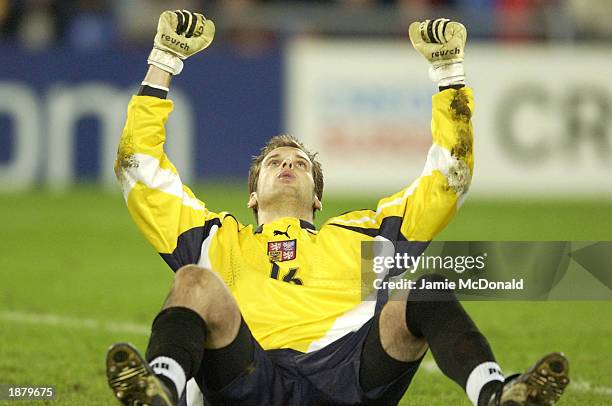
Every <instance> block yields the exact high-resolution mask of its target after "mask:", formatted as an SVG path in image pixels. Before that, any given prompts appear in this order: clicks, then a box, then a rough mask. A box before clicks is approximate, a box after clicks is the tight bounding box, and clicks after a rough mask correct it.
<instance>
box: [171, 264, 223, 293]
mask: <svg viewBox="0 0 612 406" xmlns="http://www.w3.org/2000/svg"><path fill="white" fill-rule="evenodd" d="M221 284H223V281H221V279H220V278H219V277H218V276H217V275H215V273H214V272H212V271H211V270H209V269H206V268H202V267H201V266H197V265H193V264H191V265H185V266H183V267H181V268H179V269H178V271H176V273H175V274H174V283H173V288H174V290H200V289H204V290H210V289H218V288H219V285H221Z"/></svg>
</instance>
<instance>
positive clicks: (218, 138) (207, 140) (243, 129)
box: [0, 47, 282, 190]
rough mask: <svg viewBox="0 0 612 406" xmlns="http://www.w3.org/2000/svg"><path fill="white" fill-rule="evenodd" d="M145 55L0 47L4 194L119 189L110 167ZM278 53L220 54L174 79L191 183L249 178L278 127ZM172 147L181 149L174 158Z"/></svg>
mask: <svg viewBox="0 0 612 406" xmlns="http://www.w3.org/2000/svg"><path fill="white" fill-rule="evenodd" d="M147 54H148V50H127V49H125V50H118V51H109V50H104V51H101V52H78V51H74V50H71V49H53V50H47V51H43V52H37V53H31V52H28V51H24V50H21V49H17V48H12V47H0V59H1V60H2V63H1V64H0V190H6V189H23V188H27V187H29V186H32V185H34V184H41V183H42V184H51V185H55V186H58V187H60V188H61V187H65V186H69V185H70V184H71V183H73V182H74V181H77V180H91V179H103V180H104V181H105V182H106V183H109V184H111V183H112V182H113V180H112V178H113V174H112V170H111V169H112V161H113V159H114V157H113V155H114V151H115V150H116V142H117V140H118V138H119V135H120V133H121V129H122V126H123V123H124V121H125V111H126V107H127V103H128V101H129V97H130V95H132V94H134V93H135V92H136V90H137V88H138V86H139V84H140V81H141V80H142V78H143V77H144V74H145V72H146V69H147V64H146V58H147ZM281 61H282V57H281V50H280V48H269V49H266V50H264V51H262V52H259V53H258V54H256V55H251V54H249V55H241V54H239V53H237V52H236V51H234V50H232V49H229V48H223V47H216V48H213V49H210V50H207V51H206V52H205V53H203V55H198V56H196V57H194V58H191V59H189V60H188V61H187V62H186V63H185V69H184V70H183V72H182V73H181V75H180V76H178V77H177V78H174V80H173V83H172V87H171V91H170V96H169V98H170V99H173V100H174V101H175V112H174V113H173V114H172V116H171V118H170V121H169V123H168V144H169V145H168V146H169V148H168V149H169V155H170V157H171V159H173V160H175V161H176V162H175V163H176V164H177V166H178V167H179V169H180V170H181V172H182V173H181V174H182V175H183V177H184V178H185V179H186V180H194V179H195V180H204V179H209V178H219V177H226V176H231V177H244V178H246V175H247V172H248V166H249V161H250V157H251V156H252V155H254V154H256V153H257V152H258V150H259V148H260V147H261V146H262V145H263V143H264V142H265V141H266V140H267V139H268V138H269V137H271V136H273V135H276V134H278V133H279V132H280V127H281V114H282V111H281V86H282V80H281ZM173 147H174V148H173Z"/></svg>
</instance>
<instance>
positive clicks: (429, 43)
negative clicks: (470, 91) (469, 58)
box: [408, 18, 467, 87]
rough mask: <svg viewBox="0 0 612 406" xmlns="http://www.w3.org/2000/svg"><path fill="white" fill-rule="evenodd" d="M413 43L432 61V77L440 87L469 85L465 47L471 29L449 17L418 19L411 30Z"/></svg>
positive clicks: (430, 74)
mask: <svg viewBox="0 0 612 406" xmlns="http://www.w3.org/2000/svg"><path fill="white" fill-rule="evenodd" d="M408 33H409V35H410V41H411V42H412V46H413V47H414V48H415V49H416V50H417V51H418V52H419V53H420V54H421V55H423V56H424V57H425V59H427V60H428V61H429V63H430V64H431V67H430V68H429V77H430V79H431V80H432V81H434V82H437V83H438V86H440V87H441V86H450V85H463V84H465V72H464V70H463V50H464V48H465V40H466V39H467V30H466V29H465V27H464V26H463V24H461V23H458V22H456V21H450V20H449V19H447V18H438V19H436V20H425V21H423V22H418V21H417V22H414V23H412V24H410V28H409V29H408Z"/></svg>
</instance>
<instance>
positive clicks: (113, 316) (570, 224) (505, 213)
mask: <svg viewBox="0 0 612 406" xmlns="http://www.w3.org/2000/svg"><path fill="white" fill-rule="evenodd" d="M196 192H197V195H198V196H199V197H200V198H202V199H203V200H205V201H207V202H208V206H209V207H210V208H211V209H213V210H215V209H217V210H218V209H224V210H228V211H231V212H233V213H234V214H235V215H236V216H237V217H238V218H240V219H241V220H242V221H243V222H250V221H251V216H250V213H249V212H248V211H247V210H246V209H245V207H244V206H245V202H246V199H245V195H246V194H245V193H244V192H243V190H242V188H241V189H238V188H236V187H233V186H232V187H228V186H221V185H208V186H201V187H198V188H196ZM373 205H375V199H368V198H355V199H346V198H344V199H327V201H326V202H325V211H324V212H323V213H322V214H323V215H321V216H319V218H318V219H317V223H318V224H320V223H321V222H322V221H323V220H324V219H325V217H329V216H332V215H334V214H337V213H339V212H342V211H346V210H349V209H356V208H362V207H372V206H373ZM0 225H1V231H0V233H1V234H0V235H1V237H0V243H1V244H0V247H1V250H2V255H1V256H0V384H15V385H55V386H56V387H57V393H58V398H57V400H56V401H53V402H49V403H52V404H61V405H93V404H100V405H105V404H110V405H112V404H115V403H114V400H113V398H112V396H111V393H110V391H109V390H108V389H107V387H106V381H105V377H104V376H105V374H104V357H105V351H106V348H107V347H108V346H109V345H110V344H111V343H113V342H115V341H130V342H132V343H134V344H135V345H137V346H138V347H139V348H141V349H144V348H145V346H146V342H147V339H148V336H147V329H148V325H149V324H150V322H151V320H152V318H153V317H154V316H155V314H156V313H157V311H158V309H159V307H160V305H161V303H162V300H163V299H164V297H165V294H166V292H167V290H168V287H169V285H170V282H171V279H172V273H171V272H170V271H169V268H167V267H166V265H165V264H164V263H163V262H162V260H161V259H160V258H159V257H158V256H157V255H156V254H155V253H154V252H153V250H152V249H151V248H150V247H149V246H148V245H147V243H146V242H145V241H144V239H143V238H142V237H141V236H140V234H139V233H138V231H137V230H136V227H135V226H134V225H133V224H132V222H131V220H130V218H129V216H128V214H127V211H126V210H125V207H124V203H123V200H122V198H121V197H120V195H119V194H112V193H103V192H100V191H98V190H96V189H93V188H90V187H82V188H78V189H76V190H74V191H72V192H70V193H67V194H61V195H54V194H49V193H44V192H36V193H28V194H24V195H0ZM439 239H446V240H468V239H476V240H485V239H495V240H612V204H610V203H609V202H608V203H599V202H571V203H559V202H555V203H552V202H549V203H543V202H539V203H538V202H518V201H504V202H500V201H497V202H494V201H486V202H485V201H480V202H478V201H468V203H466V205H465V206H464V208H463V210H462V211H461V213H460V214H459V215H458V217H457V218H456V219H455V220H454V221H453V222H452V224H451V225H450V226H449V227H448V228H447V229H446V230H445V231H444V232H443V234H442V235H441V236H440V238H439ZM466 307H467V308H468V309H469V311H470V313H471V314H472V315H473V317H474V319H475V320H476V322H477V323H478V324H479V325H480V326H481V329H482V330H483V332H484V333H485V334H486V335H487V337H488V338H489V340H490V342H491V344H492V346H493V348H494V349H495V351H496V354H497V357H498V361H499V362H500V364H501V365H502V367H503V368H504V372H505V373H507V374H508V373H512V372H516V371H519V370H522V369H524V368H526V367H527V366H529V365H530V364H531V363H532V362H533V361H535V360H536V359H537V358H538V357H539V356H541V355H542V354H544V353H546V352H548V351H553V350H562V351H564V352H565V353H566V354H567V355H568V357H569V358H570V360H571V377H572V380H573V382H572V384H571V385H570V388H569V389H568V392H567V395H566V396H565V397H564V399H563V401H562V402H561V403H560V404H561V405H585V404H588V405H609V404H612V378H611V376H610V373H611V372H612V356H611V355H610V354H612V351H611V350H610V348H611V347H610V342H611V341H610V337H612V317H611V315H612V302H531V303H522V302H521V303H518V302H496V303H492V302H474V303H466ZM0 403H2V402H1V401H0ZM30 403H31V404H40V402H30ZM5 404H9V403H8V402H5ZM13 404H19V405H26V404H28V402H25V401H21V402H18V403H15V402H13ZM402 404H403V405H404V404H405V405H423V406H425V405H451V404H452V405H468V402H467V401H466V398H465V395H464V394H463V392H462V391H461V390H460V388H459V387H457V386H456V385H455V384H454V383H452V382H450V381H449V380H448V379H446V378H444V377H443V375H442V374H441V373H440V372H438V371H437V369H436V368H435V367H434V366H433V364H432V362H431V358H430V357H429V356H428V358H427V360H426V362H425V365H424V367H423V368H421V369H420V371H419V372H418V373H417V375H416V377H415V380H414V381H413V384H412V386H411V388H410V389H409V391H408V393H407V395H406V397H405V398H404V401H403V402H402Z"/></svg>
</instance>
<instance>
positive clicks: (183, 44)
mask: <svg viewBox="0 0 612 406" xmlns="http://www.w3.org/2000/svg"><path fill="white" fill-rule="evenodd" d="M161 38H162V39H163V40H164V41H168V42H169V43H171V44H172V45H176V46H178V47H179V48H181V49H184V50H185V51H189V45H187V43H186V42H181V41H179V40H178V39H176V38H173V37H171V36H169V35H166V34H162V35H161Z"/></svg>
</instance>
